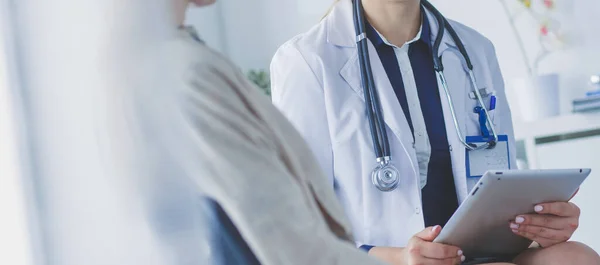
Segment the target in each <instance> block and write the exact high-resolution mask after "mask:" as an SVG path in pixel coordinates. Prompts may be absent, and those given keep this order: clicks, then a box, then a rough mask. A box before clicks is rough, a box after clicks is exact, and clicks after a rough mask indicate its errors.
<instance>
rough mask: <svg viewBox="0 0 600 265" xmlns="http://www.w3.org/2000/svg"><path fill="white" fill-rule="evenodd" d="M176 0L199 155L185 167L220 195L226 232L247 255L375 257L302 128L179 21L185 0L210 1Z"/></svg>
mask: <svg viewBox="0 0 600 265" xmlns="http://www.w3.org/2000/svg"><path fill="white" fill-rule="evenodd" d="M173 1H174V3H175V6H176V10H177V16H176V18H177V20H178V21H177V22H178V23H179V25H180V28H181V30H180V32H179V33H180V35H179V36H178V38H177V41H175V43H174V44H175V46H176V47H175V48H174V49H173V50H174V51H177V52H178V53H177V54H176V57H175V59H177V60H179V62H180V65H181V66H182V67H183V68H182V69H179V70H180V71H179V72H180V73H184V74H183V75H182V76H181V77H182V78H181V80H180V81H181V82H183V86H182V87H184V90H183V101H184V103H183V105H184V116H185V119H187V120H188V122H189V125H190V128H189V130H188V132H189V133H190V134H191V135H193V137H194V139H193V141H194V144H195V145H196V146H198V147H199V149H198V150H197V154H195V155H194V156H195V157H197V156H199V158H200V159H198V161H196V164H194V165H188V166H192V167H196V168H198V169H199V170H202V172H204V174H202V175H200V176H198V178H197V179H195V180H196V181H197V184H198V185H199V187H200V188H201V189H202V190H201V192H202V193H203V194H205V196H207V197H208V198H210V199H211V200H212V201H214V202H215V203H216V204H217V206H218V207H217V208H216V211H217V212H218V214H217V215H218V217H219V220H221V222H225V223H228V220H229V219H230V220H231V224H227V225H225V228H226V229H229V230H228V231H227V232H228V233H230V234H232V235H234V238H235V236H236V233H237V231H239V233H240V235H239V236H240V238H239V239H240V240H243V241H245V242H242V243H245V244H247V245H248V247H249V249H250V251H251V256H249V257H248V259H250V260H248V262H249V263H253V262H252V260H251V259H253V258H256V262H257V263H260V264H314V265H317V264H378V262H377V261H376V260H373V259H371V258H370V257H369V256H368V255H366V254H365V253H363V252H361V251H360V250H357V249H356V248H355V247H354V245H353V243H352V239H351V235H350V231H351V230H350V229H351V228H350V227H349V223H348V222H347V220H346V218H345V216H344V212H343V210H342V208H341V206H340V205H339V204H338V201H337V199H336V197H335V194H334V193H333V190H332V189H331V188H330V187H329V185H328V183H327V182H326V180H325V177H324V176H323V173H322V172H321V169H320V167H319V165H318V164H317V162H316V161H315V159H314V158H313V156H312V153H311V151H310V149H309V148H308V147H307V146H306V144H305V142H304V141H303V139H302V137H301V136H300V135H299V134H298V133H297V132H296V131H295V130H294V128H293V127H292V125H291V124H290V123H289V122H288V121H287V120H286V118H285V117H284V116H282V115H281V114H280V113H279V112H278V111H277V110H276V109H275V107H274V106H273V105H271V103H270V101H269V99H268V98H267V97H266V96H265V95H263V94H262V93H261V92H260V91H259V89H258V88H256V87H255V86H254V85H253V84H252V83H251V82H250V81H249V80H247V79H246V77H245V76H244V75H243V74H242V73H241V72H240V71H239V70H238V68H237V67H235V66H234V65H233V64H231V63H230V62H229V61H228V60H227V59H225V58H224V57H223V56H222V55H220V54H218V53H217V52H215V51H213V50H211V49H210V48H208V47H207V46H206V45H205V44H204V43H203V42H202V41H201V40H200V38H199V37H198V36H197V34H196V33H195V32H194V31H193V29H191V28H189V27H183V26H182V25H183V22H184V19H185V11H186V7H187V5H188V4H189V3H193V4H195V5H197V6H203V5H206V4H210V3H212V2H213V1H208V0H191V1H190V0H173ZM223 220H225V221H223ZM242 238H243V239H242ZM216 251H223V250H221V249H216ZM233 254H236V253H233ZM252 256H254V257H252Z"/></svg>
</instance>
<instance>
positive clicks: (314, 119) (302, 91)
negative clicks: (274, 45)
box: [271, 43, 334, 189]
mask: <svg viewBox="0 0 600 265" xmlns="http://www.w3.org/2000/svg"><path fill="white" fill-rule="evenodd" d="M271 97H272V100H273V104H274V105H275V106H276V107H277V108H278V109H279V110H280V111H281V112H282V113H283V114H284V115H285V117H286V118H287V119H288V120H289V121H290V122H291V123H292V124H293V125H294V127H295V128H296V130H298V131H299V132H300V134H301V135H302V136H303V138H304V140H305V141H306V142H307V143H308V145H309V147H310V148H311V150H312V152H313V154H314V155H315V157H316V158H317V160H318V162H319V164H320V165H321V169H322V170H323V173H324V174H325V175H326V176H327V177H328V179H329V183H330V184H331V185H332V189H333V182H334V173H333V149H332V145H331V137H330V134H329V123H328V122H327V110H326V107H325V106H326V104H325V94H324V93H323V85H322V83H321V82H320V81H319V79H318V78H317V76H316V75H315V73H314V72H313V70H312V69H311V68H310V66H309V65H308V63H307V62H306V60H305V59H304V57H303V56H302V54H301V53H300V51H298V49H297V48H295V47H293V46H292V45H291V44H289V43H288V44H285V45H284V46H282V47H281V48H279V50H278V51H277V53H276V54H275V56H274V57H273V60H272V62H271Z"/></svg>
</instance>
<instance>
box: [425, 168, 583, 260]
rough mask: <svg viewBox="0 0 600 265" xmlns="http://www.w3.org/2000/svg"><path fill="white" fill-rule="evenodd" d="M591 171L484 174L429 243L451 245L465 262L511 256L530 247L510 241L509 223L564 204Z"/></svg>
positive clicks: (521, 240) (520, 239) (526, 242)
mask: <svg viewBox="0 0 600 265" xmlns="http://www.w3.org/2000/svg"><path fill="white" fill-rule="evenodd" d="M590 172H591V170H590V169H553V170H494V171H488V172H486V173H485V174H484V175H483V177H481V179H480V180H479V182H478V183H477V184H476V185H475V186H474V187H473V189H472V190H471V193H470V194H469V196H467V198H466V199H465V201H464V202H463V203H462V204H461V205H460V206H459V207H458V209H457V210H456V212H455V213H454V215H452V217H451V218H450V220H449V221H448V223H447V224H446V226H444V228H443V229H442V232H441V233H440V235H439V236H438V237H437V238H436V239H435V240H434V242H438V243H443V244H449V245H454V246H457V247H459V248H461V249H462V250H463V252H464V253H465V256H467V257H469V258H487V257H500V256H510V255H516V254H519V253H521V252H522V251H524V250H525V249H527V248H528V247H529V245H530V244H531V241H530V240H528V239H525V238H523V237H520V236H518V235H515V234H514V233H513V232H512V231H511V229H510V227H509V222H510V221H512V220H514V219H515V217H516V216H517V215H520V214H527V213H535V211H534V210H533V208H534V206H535V205H537V204H539V203H545V202H561V201H563V202H566V201H568V200H569V199H570V198H571V197H572V195H573V194H574V193H575V192H576V191H577V189H578V188H579V186H581V183H582V182H583V181H584V180H585V179H586V178H587V176H588V175H589V174H590Z"/></svg>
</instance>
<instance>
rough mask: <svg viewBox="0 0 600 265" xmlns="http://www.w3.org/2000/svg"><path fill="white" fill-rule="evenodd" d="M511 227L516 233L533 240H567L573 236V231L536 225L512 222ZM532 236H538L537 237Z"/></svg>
mask: <svg viewBox="0 0 600 265" xmlns="http://www.w3.org/2000/svg"><path fill="white" fill-rule="evenodd" d="M511 229H512V230H513V232H514V233H516V234H519V235H523V236H525V237H527V238H529V239H531V240H534V241H536V242H538V241H537V240H545V241H551V242H566V241H567V240H569V239H570V238H571V235H572V234H573V231H569V230H557V229H552V228H547V227H542V226H535V225H517V224H514V223H513V224H511ZM530 237H537V238H536V239H533V238H530ZM538 243H540V242H538Z"/></svg>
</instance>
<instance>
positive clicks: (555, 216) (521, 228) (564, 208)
mask: <svg viewBox="0 0 600 265" xmlns="http://www.w3.org/2000/svg"><path fill="white" fill-rule="evenodd" d="M534 211H535V212H536V213H535V214H523V215H519V216H517V217H516V218H515V220H513V221H512V222H511V223H510V228H511V229H512V231H513V233H515V234H517V235H520V236H523V237H525V238H528V239H530V240H533V241H535V242H537V243H538V244H539V245H540V246H541V247H550V246H553V245H556V244H559V243H563V242H566V241H568V240H569V239H570V238H571V236H572V235H573V233H574V232H575V230H576V229H577V227H578V226H579V214H580V210H579V207H577V205H575V204H573V203H571V202H553V203H542V204H539V205H536V206H535V207H534Z"/></svg>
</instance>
